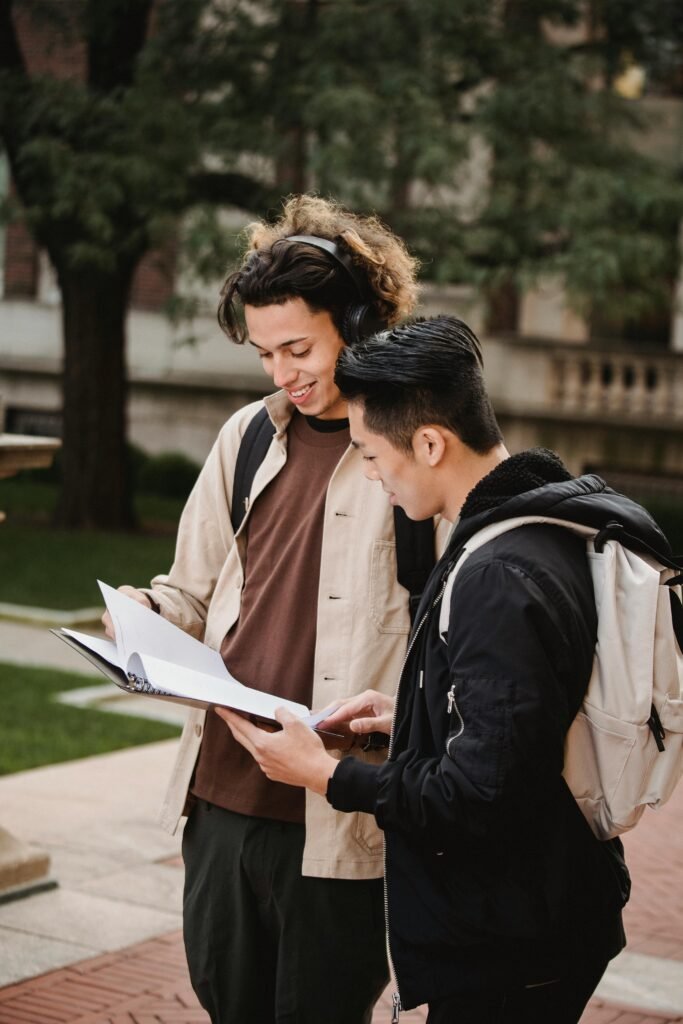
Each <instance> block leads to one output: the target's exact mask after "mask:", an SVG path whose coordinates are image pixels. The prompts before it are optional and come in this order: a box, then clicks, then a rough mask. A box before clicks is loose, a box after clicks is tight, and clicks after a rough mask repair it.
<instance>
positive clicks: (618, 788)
mask: <svg viewBox="0 0 683 1024" xmlns="http://www.w3.org/2000/svg"><path fill="white" fill-rule="evenodd" d="M529 523H545V524H549V525H554V526H562V527H565V528H566V529H568V530H571V531H572V532H573V533H576V534H578V535H579V536H581V537H584V538H585V540H586V551H587V557H588V562H589V566H590V571H591V576H592V579H593V589H594V592H595V604H596V608H597V612H598V640H597V644H596V648H595V656H594V660H593V671H592V674H591V678H590V682H589V684H588V689H587V691H586V695H585V697H584V701H583V705H582V707H581V709H580V710H579V712H578V714H577V716H576V718H575V719H574V721H573V722H572V724H571V726H570V728H569V732H568V733H567V739H566V745H565V763H564V772H563V774H564V777H565V779H566V781H567V784H568V786H569V788H570V790H571V791H572V793H573V795H574V797H575V798H576V800H577V802H578V804H579V807H580V808H581V810H582V812H583V814H584V816H585V817H586V819H587V821H588V823H589V824H590V826H591V828H592V829H593V831H594V833H595V835H596V836H597V837H598V838H599V839H611V838H613V837H614V836H616V835H619V834H620V833H622V832H627V831H628V830H629V829H631V828H633V826H634V825H635V824H636V823H637V822H638V820H639V819H640V817H641V815H642V813H643V811H644V810H645V807H660V806H661V805H662V804H663V803H665V802H666V801H667V800H668V799H669V797H670V796H671V794H672V792H673V790H674V788H675V786H676V783H677V782H678V780H679V779H680V777H681V774H683V654H682V653H681V649H682V647H683V605H682V604H681V582H680V581H681V578H682V577H681V569H680V568H677V567H676V564H677V563H676V562H673V561H672V562H671V564H669V565H664V564H662V563H661V562H660V561H658V559H657V556H656V554H655V553H654V552H653V551H652V550H650V549H647V550H644V549H643V548H642V546H641V547H640V549H639V550H634V549H633V548H632V547H630V546H629V547H627V546H625V544H622V543H621V542H620V541H619V540H618V539H617V538H618V537H619V535H620V530H621V527H620V525H619V524H618V523H610V524H608V526H607V527H606V528H605V530H602V531H598V530H595V529H593V528H591V527H588V526H583V525H580V524H579V523H572V522H568V521H566V520H564V519H553V518H551V517H546V516H520V517H518V518H514V519H507V520H504V521H503V522H500V523H493V524H491V525H490V526H486V527H484V528H483V529H482V530H479V532H478V533H475V534H474V535H473V536H472V537H470V538H469V540H467V541H466V543H465V546H464V550H463V552H462V554H461V555H460V557H459V559H458V561H457V562H456V564H455V566H454V568H453V570H452V571H451V573H450V575H449V578H448V581H447V584H446V589H445V591H444V594H443V597H442V604H441V611H440V618H439V634H440V635H441V638H442V639H443V640H444V641H445V640H446V638H447V633H448V621H449V614H450V604H451V591H452V588H453V584H454V582H455V579H456V576H457V573H458V572H459V570H460V569H461V568H462V566H463V564H464V563H465V561H466V559H467V556H468V555H470V554H472V552H473V551H476V550H477V548H480V547H481V546H482V545H483V544H486V543H487V542H488V541H490V540H493V538H494V537H498V536H499V535H500V534H502V533H506V532H507V531H508V530H513V529H515V528H516V527H519V526H525V525H527V524H529ZM621 535H622V537H623V539H624V541H625V542H626V543H628V544H629V545H630V544H631V543H633V545H634V547H635V546H636V545H637V541H636V540H635V538H629V537H628V536H627V535H626V534H623V533H622V534H621Z"/></svg>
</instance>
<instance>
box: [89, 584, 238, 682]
mask: <svg viewBox="0 0 683 1024" xmlns="http://www.w3.org/2000/svg"><path fill="white" fill-rule="evenodd" d="M97 582H98V584H99V588H100V590H101V591H102V596H103V598H104V603H105V604H106V606H107V609H108V611H109V614H110V615H111V617H112V620H113V622H114V628H115V630H116V648H117V650H118V652H119V660H120V663H121V665H124V666H125V665H128V663H129V661H130V659H131V657H132V655H133V654H142V653H144V654H150V655H152V657H154V658H161V659H163V660H164V661H167V662H174V663H175V664H176V665H177V666H179V667H181V668H185V669H195V670H196V671H197V672H203V673H204V674H205V675H208V676H214V677H215V678H217V679H232V676H231V675H230V674H229V672H228V670H227V669H226V667H225V664H224V663H223V659H222V658H221V656H220V653H219V652H218V651H214V650H213V649H212V648H211V647H207V646H206V644H203V643H201V642H200V641H199V640H195V638H194V637H193V636H190V635H189V633H184V632H183V630H182V629H178V627H177V626H174V625H173V623H172V622H168V621H167V620H166V619H164V618H162V617H161V615H158V614H157V612H154V611H152V609H151V608H145V606H144V605H142V604H139V603H138V602H137V601H134V600H133V599H132V598H131V597H126V595H125V594H121V593H119V591H118V590H114V588H113V587H110V586H108V585H107V584H106V583H102V582H100V580H98V581H97ZM233 682H235V683H237V680H233Z"/></svg>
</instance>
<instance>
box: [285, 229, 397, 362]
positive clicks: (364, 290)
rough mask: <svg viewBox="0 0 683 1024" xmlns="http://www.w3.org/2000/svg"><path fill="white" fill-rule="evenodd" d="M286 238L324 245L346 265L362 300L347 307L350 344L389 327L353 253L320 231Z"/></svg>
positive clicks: (346, 329)
mask: <svg viewBox="0 0 683 1024" xmlns="http://www.w3.org/2000/svg"><path fill="white" fill-rule="evenodd" d="M283 241H286V242H305V243H306V244H307V245H313V246H315V248H316V249H322V250H323V251H324V252H326V253H328V254H329V255H330V256H331V257H332V258H333V259H334V260H336V262H337V263H338V264H339V265H340V266H341V267H343V268H344V270H345V271H346V273H347V274H348V275H349V277H350V278H351V280H352V281H353V283H354V285H355V286H356V291H357V292H358V298H359V300H360V301H359V302H358V303H355V304H354V303H351V304H350V305H349V306H348V307H347V308H346V310H345V311H344V320H343V323H342V337H343V339H344V341H345V342H346V344H347V345H355V344H356V342H357V341H360V340H361V339H362V338H368V337H369V336H370V335H371V334H376V333H377V331H384V330H386V328H387V323H386V321H385V320H382V318H381V317H380V316H379V315H378V313H377V311H376V310H375V308H374V306H373V305H372V303H371V302H370V301H369V298H368V293H369V291H370V289H369V287H368V283H367V281H366V280H365V279H364V278H363V275H362V274H361V273H360V271H359V270H358V267H357V266H356V265H355V264H354V262H353V260H352V259H351V256H350V255H349V254H348V253H347V252H345V251H344V250H343V249H342V248H341V246H339V245H337V243H336V242H332V241H331V240H330V239H329V238H318V236H317V235H288V236H287V238H285V239H283Z"/></svg>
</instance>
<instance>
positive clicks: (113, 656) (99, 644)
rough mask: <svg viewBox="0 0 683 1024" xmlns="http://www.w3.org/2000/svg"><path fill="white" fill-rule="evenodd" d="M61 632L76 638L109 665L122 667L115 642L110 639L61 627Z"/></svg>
mask: <svg viewBox="0 0 683 1024" xmlns="http://www.w3.org/2000/svg"><path fill="white" fill-rule="evenodd" d="M62 632H63V633H66V635H67V636H72V637H73V638H74V640H78V642H79V644H83V646H84V647H87V648H88V650H89V651H93V652H94V653H95V654H97V655H98V656H99V657H100V658H104V660H105V661H107V662H109V664H110V665H115V666H116V668H124V665H122V664H121V662H120V661H119V653H118V651H117V649H116V644H115V643H114V642H113V641H112V640H102V639H101V638H100V637H99V636H88V634H87V633H77V632H76V631H75V630H73V629H63V630H62Z"/></svg>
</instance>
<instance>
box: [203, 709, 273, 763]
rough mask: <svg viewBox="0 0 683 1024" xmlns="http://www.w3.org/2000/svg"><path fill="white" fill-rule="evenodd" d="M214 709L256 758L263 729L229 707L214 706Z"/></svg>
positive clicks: (236, 737)
mask: <svg viewBox="0 0 683 1024" xmlns="http://www.w3.org/2000/svg"><path fill="white" fill-rule="evenodd" d="M214 711H215V712H216V714H217V715H218V717H219V718H222V719H223V721H224V722H225V723H226V725H227V726H228V728H229V729H230V732H231V733H232V735H233V737H234V738H235V739H236V740H237V742H238V743H241V745H242V746H243V747H244V748H245V749H246V750H248V751H249V753H250V754H251V756H252V757H253V758H256V747H257V744H258V740H259V735H260V734H261V735H262V733H261V730H260V729H258V728H257V727H256V726H255V725H252V724H251V722H247V720H246V719H244V718H242V716H241V715H236V714H235V713H234V712H233V711H228V709H227V708H214Z"/></svg>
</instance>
